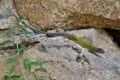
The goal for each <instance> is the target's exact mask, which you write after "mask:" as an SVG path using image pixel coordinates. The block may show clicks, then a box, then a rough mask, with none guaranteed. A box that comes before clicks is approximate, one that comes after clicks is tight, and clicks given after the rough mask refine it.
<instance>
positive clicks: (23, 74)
mask: <svg viewBox="0 0 120 80" xmlns="http://www.w3.org/2000/svg"><path fill="white" fill-rule="evenodd" d="M16 46H17V51H18V52H17V56H18V60H19V63H20V68H21V71H22V74H23V76H24V79H25V80H27V78H26V76H25V73H24V71H23V67H22V62H21V59H20V55H19V46H18V43H16Z"/></svg>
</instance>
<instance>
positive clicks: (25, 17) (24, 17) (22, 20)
mask: <svg viewBox="0 0 120 80" xmlns="http://www.w3.org/2000/svg"><path fill="white" fill-rule="evenodd" d="M28 19H29V17H28V16H23V17H22V18H21V19H18V22H21V23H23V22H25V21H26V20H28Z"/></svg>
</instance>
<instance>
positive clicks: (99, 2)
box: [13, 0, 120, 30]
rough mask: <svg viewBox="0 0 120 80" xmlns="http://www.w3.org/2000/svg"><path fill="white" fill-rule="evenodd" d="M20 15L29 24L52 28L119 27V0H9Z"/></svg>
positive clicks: (45, 28) (44, 28)
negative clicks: (27, 19)
mask: <svg viewBox="0 0 120 80" xmlns="http://www.w3.org/2000/svg"><path fill="white" fill-rule="evenodd" d="M13 1H14V6H15V8H16V9H17V11H18V13H19V14H20V16H25V15H28V16H29V18H30V22H31V24H32V25H33V26H35V27H37V28H40V29H43V30H48V29H54V28H63V29H79V28H88V27H95V28H112V29H117V30H120V1H119V0H52V1H51V0H49V1H48V0H39V1H36V0H33V1H32V0H26V1H22V0H13Z"/></svg>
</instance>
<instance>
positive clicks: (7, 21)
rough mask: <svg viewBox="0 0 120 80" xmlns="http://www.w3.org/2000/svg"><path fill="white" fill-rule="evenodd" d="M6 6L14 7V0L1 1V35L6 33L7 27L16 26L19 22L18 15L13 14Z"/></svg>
mask: <svg viewBox="0 0 120 80" xmlns="http://www.w3.org/2000/svg"><path fill="white" fill-rule="evenodd" d="M6 8H13V2H12V0H1V1H0V33H2V34H0V37H4V36H5V35H6V29H11V28H15V27H16V24H17V20H16V17H15V16H14V15H11V14H10V13H9V12H8V11H7V9H6Z"/></svg>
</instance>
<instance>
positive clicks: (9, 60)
mask: <svg viewBox="0 0 120 80" xmlns="http://www.w3.org/2000/svg"><path fill="white" fill-rule="evenodd" d="M13 62H17V59H16V58H12V57H11V58H8V59H7V60H6V64H10V63H13Z"/></svg>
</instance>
